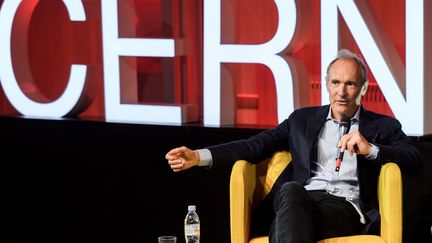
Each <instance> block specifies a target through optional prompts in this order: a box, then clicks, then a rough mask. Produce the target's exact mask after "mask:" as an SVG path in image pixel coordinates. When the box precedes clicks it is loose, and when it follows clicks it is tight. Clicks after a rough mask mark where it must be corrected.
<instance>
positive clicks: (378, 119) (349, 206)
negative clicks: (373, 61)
mask: <svg viewBox="0 0 432 243" xmlns="http://www.w3.org/2000/svg"><path fill="white" fill-rule="evenodd" d="M367 84H368V81H367V72H366V66H365V64H364V63H363V61H362V60H361V59H360V58H359V57H358V56H356V55H354V54H353V53H351V52H349V51H347V50H342V51H340V52H339V53H338V56H337V57H336V58H335V59H334V60H333V61H332V62H331V63H330V64H329V66H328V68H327V76H326V88H327V91H328V92H329V96H330V105H326V106H321V107H306V108H302V109H298V110H295V111H294V112H293V113H291V115H290V116H289V118H288V119H287V120H285V121H284V122H282V123H281V124H279V125H278V126H277V127H276V128H273V129H270V130H266V131H263V132H261V133H259V134H257V135H255V136H253V137H251V138H249V139H245V140H239V141H234V142H230V143H225V144H221V145H216V146H212V147H209V148H207V149H202V150H190V149H188V148H186V147H181V148H176V149H173V150H171V151H170V152H168V153H167V155H166V159H167V160H168V163H169V165H170V166H171V168H172V169H173V170H174V171H175V172H178V171H182V170H185V169H188V168H190V167H192V166H195V165H199V166H211V167H216V166H220V165H223V164H232V163H233V162H235V161H236V160H239V159H245V160H248V161H251V162H253V163H258V162H260V161H262V160H264V159H266V158H268V157H270V156H271V155H272V154H273V153H274V152H276V151H281V150H287V151H290V152H291V155H292V162H291V163H290V164H289V166H287V168H286V169H285V170H284V171H283V172H282V174H281V175H280V176H279V178H278V179H277V181H276V183H275V185H274V187H273V189H272V192H271V193H270V196H269V197H268V198H267V200H265V202H266V201H267V202H271V206H273V205H274V209H272V210H274V219H272V225H271V229H270V234H269V236H270V241H271V242H315V241H317V240H320V239H324V238H331V237H337V236H346V235H354V234H360V233H365V232H368V233H371V232H372V233H377V232H374V231H373V228H374V227H373V226H374V225H375V226H376V225H379V224H378V223H377V222H379V213H378V200H377V179H378V176H379V172H380V169H381V166H382V164H384V163H386V162H390V161H392V162H395V163H397V164H398V165H399V167H400V168H401V170H402V172H403V173H405V174H407V175H415V174H417V173H419V171H420V170H421V161H420V156H419V152H418V150H417V149H416V147H415V146H414V145H413V144H412V142H411V141H410V139H409V138H408V137H407V136H406V135H405V134H404V133H403V131H402V130H401V125H400V123H399V122H398V121H397V120H396V119H394V118H392V117H388V116H385V115H381V114H377V113H374V112H371V111H367V110H366V109H364V108H363V107H362V106H361V103H360V100H361V97H362V96H363V95H364V94H365V93H366V91H367ZM344 117H348V121H349V123H350V130H349V133H347V134H341V131H340V128H341V127H342V126H341V121H342V119H343V118H344ZM343 152H345V153H343ZM340 153H343V162H342V165H341V167H340V170H339V169H338V170H337V171H336V169H335V166H336V159H335V158H336V157H337V156H338V155H339V154H340ZM270 208H272V207H270ZM264 212H265V210H264ZM270 215H272V213H271V212H270ZM272 218H273V216H272ZM371 226H372V227H371Z"/></svg>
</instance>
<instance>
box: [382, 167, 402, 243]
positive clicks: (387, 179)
mask: <svg viewBox="0 0 432 243" xmlns="http://www.w3.org/2000/svg"><path fill="white" fill-rule="evenodd" d="M378 200H379V211H380V214H381V237H382V238H383V239H385V240H386V242H391V243H400V242H402V176H401V172H400V169H399V167H398V166H397V165H396V164H395V163H387V164H384V165H383V166H382V168H381V173H380V176H379V181H378Z"/></svg>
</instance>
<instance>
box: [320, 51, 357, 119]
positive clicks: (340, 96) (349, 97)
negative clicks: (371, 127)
mask: <svg viewBox="0 0 432 243" xmlns="http://www.w3.org/2000/svg"><path fill="white" fill-rule="evenodd" d="M326 86H327V91H328V92H329V95H330V104H331V106H332V115H333V118H334V119H336V120H341V118H342V115H343V114H345V115H347V116H349V117H352V116H353V115H354V114H355V112H356V111H357V108H358V106H359V105H360V98H361V95H360V92H361V89H362V86H363V85H362V83H361V81H360V72H359V70H358V67H357V64H356V62H355V61H354V60H351V59H343V58H341V59H339V60H337V61H336V62H334V63H333V65H332V66H331V68H330V71H329V76H328V79H327V85H326Z"/></svg>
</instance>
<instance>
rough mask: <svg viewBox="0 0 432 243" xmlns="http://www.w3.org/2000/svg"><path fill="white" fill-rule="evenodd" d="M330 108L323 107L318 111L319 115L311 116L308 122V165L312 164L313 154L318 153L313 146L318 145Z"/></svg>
mask: <svg viewBox="0 0 432 243" xmlns="http://www.w3.org/2000/svg"><path fill="white" fill-rule="evenodd" d="M329 109H330V106H329V105H327V106H323V107H322V108H321V109H319V110H318V112H317V113H315V114H313V115H311V116H309V117H308V119H307V122H306V141H307V146H308V147H307V151H309V152H310V154H309V156H308V158H307V161H305V163H306V164H310V162H311V159H310V158H311V157H314V156H311V154H312V153H316V152H317V151H316V149H314V148H313V145H314V144H315V143H316V141H317V139H318V134H319V132H320V130H321V128H322V126H323V124H324V122H325V121H326V118H327V115H328V112H329Z"/></svg>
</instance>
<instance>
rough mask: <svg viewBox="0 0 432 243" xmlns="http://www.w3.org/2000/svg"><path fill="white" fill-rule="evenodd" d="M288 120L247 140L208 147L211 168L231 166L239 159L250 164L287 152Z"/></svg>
mask: <svg viewBox="0 0 432 243" xmlns="http://www.w3.org/2000/svg"><path fill="white" fill-rule="evenodd" d="M288 141H289V119H287V120H285V121H283V122H282V123H280V124H279V125H278V126H277V127H275V128H273V129H269V130H265V131H263V132H260V133H258V134H257V135H254V136H252V137H250V138H248V139H242V140H237V141H233V142H228V143H223V144H220V145H215V146H211V147H208V149H209V150H210V152H211V154H212V158H213V167H218V166H221V165H232V164H233V163H234V162H235V161H237V160H239V159H244V160H247V161H249V162H252V163H259V162H260V161H262V160H264V159H266V158H269V157H270V156H271V155H272V154H273V153H274V152H276V151H281V150H289V145H288V144H289V142H288Z"/></svg>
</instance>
